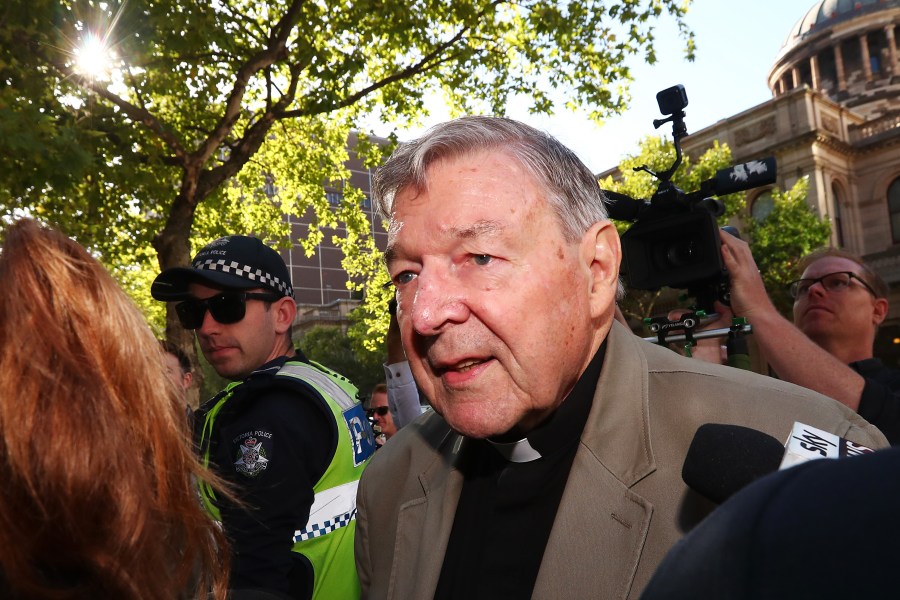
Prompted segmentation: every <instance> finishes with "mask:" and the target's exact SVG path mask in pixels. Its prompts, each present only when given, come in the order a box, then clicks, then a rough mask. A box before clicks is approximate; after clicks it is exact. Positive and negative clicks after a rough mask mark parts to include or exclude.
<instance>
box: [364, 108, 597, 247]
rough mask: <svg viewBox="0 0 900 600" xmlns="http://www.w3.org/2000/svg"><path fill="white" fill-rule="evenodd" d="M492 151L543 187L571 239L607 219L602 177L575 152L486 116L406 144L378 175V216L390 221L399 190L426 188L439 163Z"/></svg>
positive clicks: (546, 137) (439, 127)
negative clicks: (428, 176)
mask: <svg viewBox="0 0 900 600" xmlns="http://www.w3.org/2000/svg"><path fill="white" fill-rule="evenodd" d="M488 150H496V151H498V152H505V153H506V154H508V155H510V156H511V157H513V158H515V159H516V160H518V161H519V163H521V165H522V166H523V167H524V168H525V170H526V171H527V172H528V173H529V174H531V176H532V177H534V179H535V181H537V183H538V184H539V185H540V186H541V187H543V188H544V191H545V192H546V198H547V201H548V202H549V203H550V205H551V206H552V207H553V209H554V210H555V211H556V213H557V215H558V216H559V219H560V222H561V224H562V230H563V235H564V236H565V238H566V239H567V240H568V241H570V242H574V241H577V240H578V239H580V238H581V236H582V235H583V234H584V232H585V231H587V230H588V229H590V227H591V226H592V225H593V224H594V223H596V222H597V221H603V220H606V219H607V213H606V208H605V206H604V204H603V203H604V201H605V199H606V198H605V197H604V195H603V192H602V191H601V190H600V185H599V183H598V181H597V178H596V177H595V176H594V174H593V173H591V171H590V169H588V168H587V167H586V166H585V164H584V163H583V162H581V160H580V159H579V158H578V157H577V156H576V155H575V153H574V152H572V151H571V150H569V149H568V148H566V147H565V146H564V145H563V144H561V143H560V142H559V141H558V140H557V139H555V138H554V137H553V136H551V135H549V134H547V133H544V132H542V131H539V130H537V129H535V128H534V127H530V126H528V125H525V124H524V123H520V122H518V121H513V120H512V119H506V118H502V117H485V116H469V117H462V118H459V119H455V120H453V121H447V122H446V123H441V124H439V125H435V126H434V127H432V128H431V129H429V130H428V131H426V132H425V134H424V135H423V136H422V137H420V138H418V139H416V140H412V141H410V142H406V143H403V144H401V145H400V147H399V148H397V150H396V151H395V152H394V153H393V155H391V157H390V158H389V159H388V160H387V162H386V163H384V165H382V166H381V167H380V168H379V169H378V171H377V172H376V173H375V181H374V186H373V191H372V195H373V198H374V200H375V205H376V206H377V208H378V212H379V214H380V215H381V216H382V218H384V219H390V218H391V212H392V210H393V204H394V198H395V197H396V195H397V192H399V191H400V190H402V189H404V188H407V187H412V188H413V189H414V190H417V191H421V190H423V189H424V188H425V185H426V183H427V182H426V175H425V173H426V171H427V170H428V168H429V167H430V166H431V165H432V164H434V163H435V162H437V161H439V160H442V159H448V158H455V157H459V156H464V155H466V154H471V153H476V152H483V151H488Z"/></svg>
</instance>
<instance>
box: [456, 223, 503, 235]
mask: <svg viewBox="0 0 900 600" xmlns="http://www.w3.org/2000/svg"><path fill="white" fill-rule="evenodd" d="M503 229H504V225H503V224H502V223H501V222H500V221H491V220H487V219H482V220H481V221H476V222H475V223H473V224H472V225H470V226H468V227H464V228H462V229H458V230H457V231H456V233H455V236H456V237H458V238H460V239H473V238H478V237H481V236H493V235H498V234H499V233H501V232H502V231H503Z"/></svg>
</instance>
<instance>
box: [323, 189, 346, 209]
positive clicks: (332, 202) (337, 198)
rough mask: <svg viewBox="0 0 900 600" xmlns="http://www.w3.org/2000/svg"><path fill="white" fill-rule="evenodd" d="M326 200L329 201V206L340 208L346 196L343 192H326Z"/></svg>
mask: <svg viewBox="0 0 900 600" xmlns="http://www.w3.org/2000/svg"><path fill="white" fill-rule="evenodd" d="M325 199H326V200H328V204H329V206H339V205H340V204H341V200H343V199H344V194H343V193H341V192H325Z"/></svg>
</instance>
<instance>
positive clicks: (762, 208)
mask: <svg viewBox="0 0 900 600" xmlns="http://www.w3.org/2000/svg"><path fill="white" fill-rule="evenodd" d="M774 208H775V199H774V198H772V192H771V190H766V191H765V192H763V193H762V194H760V195H759V196H757V197H756V198H754V199H753V204H752V205H750V215H751V216H752V217H753V218H754V219H755V220H756V221H757V222H759V223H761V222H763V221H765V220H766V219H767V218H768V217H769V215H770V214H771V213H772V210H773V209H774Z"/></svg>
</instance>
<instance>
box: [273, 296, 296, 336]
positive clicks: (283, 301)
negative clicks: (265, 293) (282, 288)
mask: <svg viewBox="0 0 900 600" xmlns="http://www.w3.org/2000/svg"><path fill="white" fill-rule="evenodd" d="M272 310H273V311H275V333H279V334H281V333H286V332H288V331H290V329H291V325H293V324H294V317H295V316H296V315H297V303H296V302H294V299H293V298H291V297H290V296H285V297H283V298H279V299H278V300H276V301H275V302H273V303H272Z"/></svg>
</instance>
